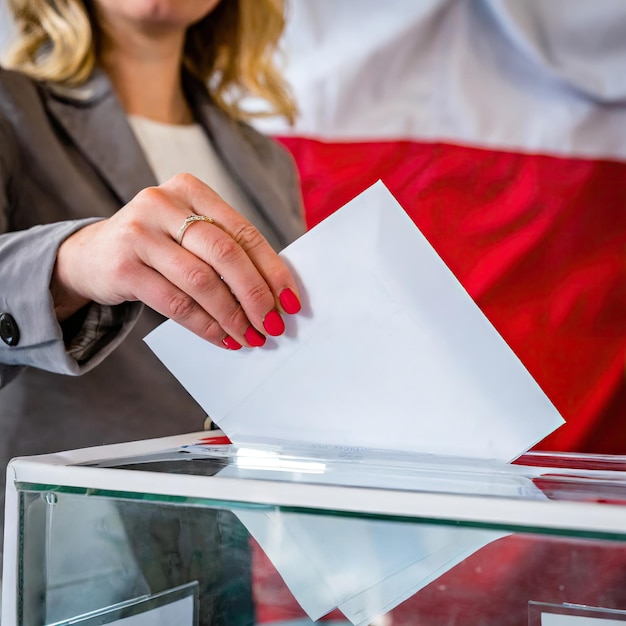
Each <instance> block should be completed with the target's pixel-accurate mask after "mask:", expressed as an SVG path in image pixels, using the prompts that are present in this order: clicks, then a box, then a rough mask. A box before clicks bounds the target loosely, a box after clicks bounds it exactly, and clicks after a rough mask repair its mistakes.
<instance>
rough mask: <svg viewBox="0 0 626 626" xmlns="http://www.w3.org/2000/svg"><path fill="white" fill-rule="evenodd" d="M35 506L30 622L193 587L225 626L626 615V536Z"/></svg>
mask: <svg viewBox="0 0 626 626" xmlns="http://www.w3.org/2000/svg"><path fill="white" fill-rule="evenodd" d="M135 496H136V498H140V496H141V494H135ZM400 497H401V496H400ZM21 506H22V512H23V515H22V539H21V551H22V555H21V556H22V558H21V562H22V563H21V571H20V589H21V606H22V613H21V615H22V622H21V623H22V624H25V625H29V626H30V625H34V624H37V625H40V624H43V623H50V622H54V621H61V620H63V619H68V618H70V617H72V616H74V615H78V614H80V613H84V612H87V611H93V610H97V609H99V608H102V607H103V606H107V605H110V604H113V603H115V602H123V601H125V600H129V599H132V598H135V597H137V596H139V595H141V594H143V593H158V592H160V591H162V590H165V589H170V588H172V587H175V586H178V585H182V584H184V583H188V582H192V581H198V585H199V595H200V603H199V606H200V624H202V625H208V624H211V625H212V626H216V625H217V626H220V625H222V624H223V625H224V626H226V625H227V624H228V625H233V624H234V625H239V624H241V625H244V624H283V625H284V626H287V624H294V623H295V624H306V623H311V622H312V621H320V620H323V621H324V622H325V623H326V626H328V622H340V623H346V624H348V623H354V624H363V625H365V624H376V625H379V626H405V625H407V626H408V625H418V624H419V625H427V626H439V625H444V624H445V625H448V626H453V625H457V624H458V625H461V624H462V625H463V626H466V625H468V624H469V625H476V626H478V625H481V626H492V625H493V626H496V625H497V626H508V625H511V626H513V625H515V626H518V625H519V626H522V625H524V626H525V625H526V624H528V620H529V615H530V613H529V610H530V609H529V607H530V606H531V605H533V606H534V605H536V603H547V604H551V605H562V604H576V605H586V606H593V607H598V608H604V609H616V610H626V541H624V542H620V541H608V540H600V539H585V538H583V537H558V536H554V535H543V534H525V533H519V532H513V531H512V530H507V529H500V530H492V529H485V528H471V527H461V526H454V525H433V524H426V523H423V522H420V521H418V520H398V519H374V518H364V517H359V516H358V515H357V514H355V515H342V516H338V515H333V514H328V513H321V512H302V511H300V512H298V511H288V510H284V509H283V510H281V509H280V508H277V507H269V506H256V507H254V506H248V507H238V508H236V509H235V508H231V507H228V506H225V505H224V504H221V505H217V504H215V505H213V506H206V505H204V506H198V505H190V504H188V503H184V502H182V501H179V502H159V501H146V500H141V499H130V498H127V499H125V498H111V497H101V496H95V495H87V494H81V493H63V492H62V491H56V492H23V493H22V495H21ZM532 603H534V604H532Z"/></svg>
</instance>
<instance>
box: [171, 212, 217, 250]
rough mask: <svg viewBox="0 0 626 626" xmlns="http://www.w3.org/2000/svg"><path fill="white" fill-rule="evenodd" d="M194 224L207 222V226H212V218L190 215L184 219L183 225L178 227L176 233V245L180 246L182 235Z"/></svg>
mask: <svg viewBox="0 0 626 626" xmlns="http://www.w3.org/2000/svg"><path fill="white" fill-rule="evenodd" d="M194 222H209V224H213V218H212V217H207V216H206V215H190V216H189V217H186V218H185V221H184V222H183V225H182V226H181V227H180V230H179V231H178V235H176V243H178V244H181V245H182V243H183V235H184V234H185V231H186V230H187V229H188V228H189V227H190V226H191V225H192V224H193V223H194Z"/></svg>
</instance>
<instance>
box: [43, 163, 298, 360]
mask: <svg viewBox="0 0 626 626" xmlns="http://www.w3.org/2000/svg"><path fill="white" fill-rule="evenodd" d="M192 214H197V215H204V216H207V217H210V218H211V219H212V220H213V221H212V222H208V221H198V222H194V223H192V224H191V225H190V226H189V227H188V228H187V230H186V231H185V233H184V237H183V238H182V240H181V243H180V244H179V243H177V242H176V237H177V235H178V233H179V232H180V229H181V227H182V225H183V223H184V221H185V218H187V217H188V216H190V215H192ZM51 292H52V295H53V299H54V304H55V311H56V313H57V318H58V319H59V321H60V322H62V321H64V320H65V319H67V318H68V317H70V316H71V315H72V314H73V313H75V312H76V311H77V310H78V309H80V308H81V307H82V306H84V305H85V304H87V303H88V302H90V301H95V302H97V303H99V304H104V305H116V304H120V303H122V302H125V301H134V300H140V301H142V302H144V303H145V304H147V305H148V306H150V307H152V308H153V309H155V310H156V311H159V312H160V313H162V314H163V315H165V316H166V317H169V318H171V319H173V320H175V321H177V322H178V323H180V324H181V325H183V326H185V327H186V328H188V329H189V330H191V331H192V332H194V333H196V334H197V335H199V336H200V337H202V338H204V339H206V340H207V341H210V342H211V343H214V344H215V345H219V346H222V347H227V348H230V349H238V348H239V347H241V345H244V346H249V347H254V346H260V345H263V343H265V335H267V334H269V335H280V334H281V333H282V332H283V330H284V323H283V320H282V318H281V315H280V313H279V309H282V311H284V312H286V313H296V312H297V311H299V310H300V303H299V299H298V296H297V293H298V292H297V289H296V285H295V281H294V279H293V277H292V276H291V274H290V272H289V270H288V269H287V267H286V266H285V264H284V263H283V262H282V260H281V259H280V258H279V257H278V255H277V254H276V253H275V252H274V251H273V250H272V248H271V247H270V245H269V244H268V243H267V242H266V241H265V239H264V238H263V236H262V235H261V234H260V233H259V231H258V230H256V228H254V226H252V225H251V224H250V223H249V222H248V221H247V220H245V219H244V218H243V217H241V216H240V215H239V214H238V213H237V212H236V211H235V210H234V209H233V208H231V207H230V206H229V205H228V204H226V203H225V202H224V201H223V200H222V199H221V198H220V197H219V195H218V194H217V193H216V192H214V191H213V190H212V189H211V188H210V187H208V186H207V185H205V184H204V183H202V182H201V181H199V180H198V179H197V178H195V177H193V176H191V175H190V174H180V175H178V176H175V177H174V178H172V179H171V180H169V181H168V182H166V183H164V184H163V185H160V186H159V187H150V188H148V189H144V190H143V191H141V192H140V193H138V194H137V195H136V196H135V198H133V200H131V201H130V202H129V203H128V204H127V205H126V206H124V207H123V208H122V209H120V210H119V211H118V212H117V213H116V214H115V215H114V216H113V217H111V218H109V219H106V220H103V221H100V222H96V223H94V224H91V225H89V226H86V227H85V228H82V229H81V230H79V231H77V232H76V233H74V234H73V235H72V236H71V237H69V238H68V239H67V240H66V241H64V242H63V244H62V245H61V246H60V248H59V251H58V255H57V262H56V265H55V269H54V273H53V277H52V282H51Z"/></svg>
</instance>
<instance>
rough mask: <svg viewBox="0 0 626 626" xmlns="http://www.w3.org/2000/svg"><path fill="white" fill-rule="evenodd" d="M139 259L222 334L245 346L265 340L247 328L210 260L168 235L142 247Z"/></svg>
mask: <svg viewBox="0 0 626 626" xmlns="http://www.w3.org/2000/svg"><path fill="white" fill-rule="evenodd" d="M220 236H223V235H220ZM143 261H144V262H145V263H147V264H148V265H150V266H151V267H153V268H154V269H155V270H156V271H158V272H159V273H160V274H161V275H162V276H163V277H164V278H166V279H167V280H168V281H169V282H170V283H172V284H173V285H174V286H176V287H177V288H178V289H179V290H180V291H182V292H183V293H185V294H188V295H189V296H191V298H192V299H193V301H194V302H195V303H197V304H198V305H199V306H200V307H202V308H203V309H204V310H205V311H206V312H207V313H209V314H210V316H211V317H212V318H213V319H214V320H215V321H216V322H217V323H218V324H219V326H220V327H221V328H222V329H223V332H224V334H225V335H229V336H230V337H233V338H234V339H235V340H236V341H237V342H238V343H240V344H242V345H245V346H248V347H256V346H259V345H262V344H263V343H265V338H264V337H263V335H260V334H259V333H258V332H254V329H251V326H253V325H252V323H251V321H250V320H249V319H248V317H247V315H246V313H245V311H244V309H243V307H242V306H241V304H240V303H239V302H238V301H237V299H236V298H235V296H234V295H233V293H232V292H231V290H230V289H229V287H228V286H227V285H226V283H225V282H224V281H223V280H222V279H221V278H220V276H219V275H218V274H217V273H216V271H215V269H214V268H213V267H212V266H211V265H210V264H207V263H206V262H204V261H203V260H202V259H200V258H199V257H197V256H196V255H194V254H193V253H191V252H189V251H188V250H186V249H184V248H182V247H181V246H180V245H178V244H177V243H175V242H174V241H171V240H170V239H166V240H165V241H164V242H163V244H162V245H160V246H159V247H158V248H156V247H154V246H151V247H148V248H146V251H145V253H144V258H143Z"/></svg>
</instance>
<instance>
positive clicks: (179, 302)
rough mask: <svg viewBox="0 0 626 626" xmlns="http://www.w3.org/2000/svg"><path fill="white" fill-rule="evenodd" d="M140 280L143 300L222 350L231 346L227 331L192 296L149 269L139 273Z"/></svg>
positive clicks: (140, 298) (140, 293)
mask: <svg viewBox="0 0 626 626" xmlns="http://www.w3.org/2000/svg"><path fill="white" fill-rule="evenodd" d="M138 278H139V281H138V288H137V290H136V291H137V298H138V299H139V300H141V301H142V302H144V303H145V304H147V305H148V306H149V307H151V308H152V309H154V310H155V311H158V312H159V313H161V314H162V315H164V316H165V317H168V318H170V319H173V320H174V321H176V322H177V323H179V324H180V325H181V326H184V327H185V328H187V329H188V330H190V331H191V332H193V333H195V334H196V335H198V336H199V337H201V338H202V339H205V340H206V341H209V342H210V343H212V344H214V345H216V346H219V347H222V348H224V347H227V346H226V344H225V343H224V339H225V337H226V336H227V335H226V334H225V332H224V329H223V328H222V327H221V325H220V324H219V323H218V322H217V320H215V318H213V316H211V315H210V314H209V313H207V311H206V310H205V309H204V308H203V307H201V306H200V305H199V304H198V303H197V302H196V301H195V300H194V299H193V298H192V297H191V296H190V295H189V294H187V293H185V292H184V291H182V290H181V289H179V288H177V287H176V286H175V285H174V284H172V283H171V282H170V281H168V280H167V279H166V278H165V277H164V276H162V275H161V274H159V272H157V271H156V270H154V269H152V268H149V267H146V266H144V268H143V269H142V270H141V271H140V272H138Z"/></svg>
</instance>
